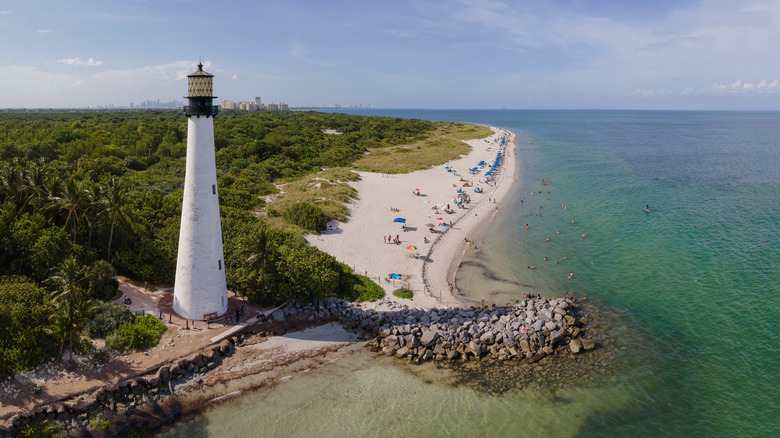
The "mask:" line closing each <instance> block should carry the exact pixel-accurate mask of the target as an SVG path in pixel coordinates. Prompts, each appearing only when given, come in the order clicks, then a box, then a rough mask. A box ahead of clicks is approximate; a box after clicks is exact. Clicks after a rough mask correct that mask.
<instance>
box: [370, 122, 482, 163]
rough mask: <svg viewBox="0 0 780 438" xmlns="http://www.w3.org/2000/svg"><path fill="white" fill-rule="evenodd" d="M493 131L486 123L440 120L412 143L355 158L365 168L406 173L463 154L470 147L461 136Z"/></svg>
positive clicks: (473, 135)
mask: <svg viewBox="0 0 780 438" xmlns="http://www.w3.org/2000/svg"><path fill="white" fill-rule="evenodd" d="M491 134H493V131H491V130H490V128H488V127H486V126H480V125H471V124H466V123H456V122H439V123H437V124H436V129H435V130H434V132H433V133H432V135H431V136H430V137H428V138H426V139H423V140H419V141H417V142H414V143H412V144H408V145H402V146H392V147H385V148H377V149H372V150H370V151H369V152H367V153H366V154H365V155H364V156H363V158H361V159H359V160H358V161H356V162H355V167H356V168H359V169H360V170H365V171H368V172H379V173H409V172H412V171H415V170H423V169H428V168H430V167H431V166H437V165H440V164H444V163H446V162H448V161H451V160H454V159H457V158H459V157H461V156H462V155H466V154H468V153H469V151H470V150H471V147H470V146H469V145H467V144H466V143H464V142H463V141H461V140H467V139H472V138H484V137H488V136H490V135H491Z"/></svg>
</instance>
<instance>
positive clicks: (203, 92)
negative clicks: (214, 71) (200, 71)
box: [189, 76, 213, 97]
mask: <svg viewBox="0 0 780 438" xmlns="http://www.w3.org/2000/svg"><path fill="white" fill-rule="evenodd" d="M212 91H213V87H212V83H211V78H210V77H208V76H190V78H189V97H211V95H212Z"/></svg>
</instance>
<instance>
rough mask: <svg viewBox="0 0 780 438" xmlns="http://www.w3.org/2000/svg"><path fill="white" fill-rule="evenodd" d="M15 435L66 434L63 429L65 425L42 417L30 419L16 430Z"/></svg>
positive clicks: (57, 435) (52, 436) (32, 436)
mask: <svg viewBox="0 0 780 438" xmlns="http://www.w3.org/2000/svg"><path fill="white" fill-rule="evenodd" d="M14 436H15V437H30V438H38V437H51V438H54V437H57V438H59V437H66V436H68V433H67V431H65V426H63V425H62V423H60V422H59V421H54V420H49V419H44V420H35V421H31V422H29V423H27V424H25V425H24V426H22V427H21V428H19V430H17V431H16V433H15V434H14Z"/></svg>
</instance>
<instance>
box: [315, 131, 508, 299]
mask: <svg viewBox="0 0 780 438" xmlns="http://www.w3.org/2000/svg"><path fill="white" fill-rule="evenodd" d="M491 129H492V130H493V135H491V136H490V137H487V138H484V139H474V140H466V143H468V144H469V145H470V146H471V151H470V152H469V154H468V155H465V156H463V157H461V158H460V159H458V160H454V161H451V162H449V163H447V164H443V165H439V166H434V167H432V168H430V169H428V170H422V171H416V172H411V173H408V174H402V175H388V174H379V173H370V172H358V173H359V174H360V180H359V181H357V182H354V183H352V185H353V186H354V187H355V188H356V189H357V191H358V200H356V201H354V202H353V203H351V204H349V205H348V207H349V213H350V215H349V218H348V220H347V221H346V222H343V223H341V222H331V223H329V224H328V230H326V231H325V232H323V233H322V234H319V235H306V239H307V240H308V242H309V243H310V244H311V245H314V246H316V247H317V248H319V249H321V250H323V251H326V252H328V253H329V254H331V255H333V256H334V257H336V259H337V260H339V261H341V262H343V263H345V264H347V265H349V266H351V267H352V268H353V269H354V270H355V272H356V273H359V274H363V275H366V276H368V277H370V278H371V279H373V280H374V281H376V282H378V283H379V284H380V285H381V286H382V288H383V289H384V290H385V293H386V295H387V296H388V297H389V298H390V299H393V300H395V301H405V302H406V303H409V301H408V300H402V299H398V298H396V297H394V296H393V295H392V292H393V291H394V290H396V289H398V288H401V287H405V288H408V289H411V290H412V291H413V292H414V298H413V300H412V302H411V303H410V304H411V305H412V306H416V307H420V308H430V307H435V306H441V305H442V304H444V305H459V304H460V302H461V301H462V300H460V299H458V298H457V285H454V288H455V290H454V294H451V293H450V287H449V286H450V284H453V279H454V272H455V269H456V268H457V265H458V263H459V260H460V256H461V255H462V254H463V250H464V249H465V248H466V245H468V244H469V243H468V242H467V240H468V239H469V236H470V235H471V234H472V233H473V231H474V230H475V229H477V227H479V226H480V224H482V223H483V221H489V220H491V219H492V218H494V217H495V216H496V215H499V214H501V212H502V210H501V208H502V205H503V202H504V198H505V197H506V195H507V194H508V193H509V192H510V191H511V187H512V184H514V183H515V182H516V181H517V175H516V172H517V171H518V168H519V166H518V165H517V156H516V151H515V138H516V136H515V134H514V133H512V132H510V131H507V130H503V129H498V128H494V127H491ZM502 139H503V140H504V141H503V145H502ZM499 151H500V152H501V154H502V157H501V160H500V162H499V165H498V166H497V167H496V169H495V170H493V172H492V174H491V175H490V179H489V181H488V182H486V176H485V174H486V172H488V170H489V169H490V166H491V165H492V164H493V162H494V161H495V160H496V156H497V154H498V152H499ZM480 162H484V164H483V165H482V166H479V165H478V164H479V163H480ZM474 167H479V169H478V170H477V171H476V172H471V171H470V169H473V168H474ZM464 185H465V186H464ZM459 189H460V190H462V192H463V193H464V194H465V195H467V196H468V201H467V202H463V204H462V206H458V205H457V203H456V200H457V196H458V193H457V191H458V190H459ZM475 189H477V190H475ZM448 205H449V210H447V206H448ZM397 218H401V219H404V220H405V223H401V222H394V221H395V220H396V219H397ZM403 226H405V228H404V227H403ZM431 229H433V230H434V231H433V232H432V231H431ZM396 237H397V238H398V243H395V240H396ZM388 238H390V240H389V241H388ZM426 240H427V241H426ZM472 244H477V245H479V244H480V243H479V242H473V243H472ZM391 274H400V275H401V278H395V279H393V278H391V277H390V276H391Z"/></svg>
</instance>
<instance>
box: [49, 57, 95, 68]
mask: <svg viewBox="0 0 780 438" xmlns="http://www.w3.org/2000/svg"><path fill="white" fill-rule="evenodd" d="M57 62H61V63H63V64H67V65H76V66H81V65H84V66H87V67H94V66H97V65H103V61H96V60H95V59H93V58H89V59H87V60H86V61H83V60H82V59H81V58H67V59H58V60H57Z"/></svg>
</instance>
